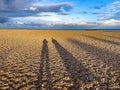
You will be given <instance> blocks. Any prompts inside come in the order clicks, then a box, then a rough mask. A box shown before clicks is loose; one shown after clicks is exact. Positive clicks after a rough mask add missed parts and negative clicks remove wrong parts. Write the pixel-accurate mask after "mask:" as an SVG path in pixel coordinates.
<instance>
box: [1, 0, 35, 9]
mask: <svg viewBox="0 0 120 90" xmlns="http://www.w3.org/2000/svg"><path fill="white" fill-rule="evenodd" d="M35 1H36V0H0V10H9V9H12V10H15V9H19V10H23V9H25V8H26V7H28V6H29V5H31V4H32V3H34V2H35Z"/></svg>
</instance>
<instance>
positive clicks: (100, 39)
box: [84, 35, 120, 45]
mask: <svg viewBox="0 0 120 90" xmlns="http://www.w3.org/2000/svg"><path fill="white" fill-rule="evenodd" d="M84 36H85V37H88V38H91V39H94V40H98V41H102V42H107V43H110V44H115V45H120V42H115V41H111V40H105V39H102V38H97V37H94V36H87V35H84Z"/></svg>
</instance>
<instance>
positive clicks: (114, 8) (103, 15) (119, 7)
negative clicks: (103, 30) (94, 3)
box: [96, 1, 120, 20]
mask: <svg viewBox="0 0 120 90" xmlns="http://www.w3.org/2000/svg"><path fill="white" fill-rule="evenodd" d="M96 14H98V15H100V16H99V18H100V20H107V19H120V1H115V2H113V3H110V4H108V5H107V6H106V7H102V8H101V9H99V10H98V12H97V13H96Z"/></svg>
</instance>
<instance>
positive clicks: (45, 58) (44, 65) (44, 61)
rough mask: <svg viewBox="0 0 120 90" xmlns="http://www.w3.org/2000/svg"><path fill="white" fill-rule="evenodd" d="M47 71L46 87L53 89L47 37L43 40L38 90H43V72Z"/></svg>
mask: <svg viewBox="0 0 120 90" xmlns="http://www.w3.org/2000/svg"><path fill="white" fill-rule="evenodd" d="M44 72H46V75H45V77H46V80H47V82H46V83H47V84H46V86H45V88H46V89H47V90H52V80H51V69H50V64H49V50H48V41H47V40H46V39H44V40H43V46H42V50H41V60H40V67H39V74H38V82H37V90H42V87H43V84H44V81H42V78H43V76H44V75H43V73H44Z"/></svg>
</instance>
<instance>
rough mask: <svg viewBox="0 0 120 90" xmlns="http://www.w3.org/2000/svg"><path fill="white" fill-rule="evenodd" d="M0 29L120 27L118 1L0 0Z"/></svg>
mask: <svg viewBox="0 0 120 90" xmlns="http://www.w3.org/2000/svg"><path fill="white" fill-rule="evenodd" d="M0 28H23V29H25V28H26V29H120V0H0Z"/></svg>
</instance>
